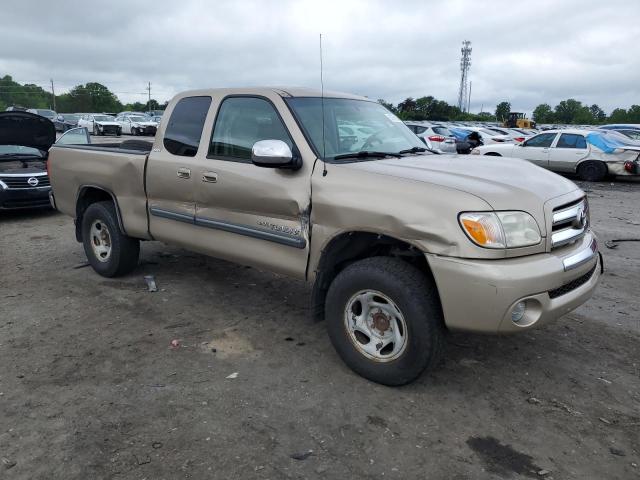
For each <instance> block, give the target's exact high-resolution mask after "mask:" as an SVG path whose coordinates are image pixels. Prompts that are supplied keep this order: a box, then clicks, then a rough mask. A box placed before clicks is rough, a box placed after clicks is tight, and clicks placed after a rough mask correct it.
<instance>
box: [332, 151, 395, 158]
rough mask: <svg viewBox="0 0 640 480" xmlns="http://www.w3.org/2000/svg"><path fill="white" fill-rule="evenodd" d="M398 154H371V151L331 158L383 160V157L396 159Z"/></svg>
mask: <svg viewBox="0 0 640 480" xmlns="http://www.w3.org/2000/svg"><path fill="white" fill-rule="evenodd" d="M400 156H401V155H400V154H399V153H389V152H373V151H371V150H363V151H361V152H352V153H343V154H341V155H336V156H335V157H333V159H334V160H341V159H343V158H384V157H396V158H400Z"/></svg>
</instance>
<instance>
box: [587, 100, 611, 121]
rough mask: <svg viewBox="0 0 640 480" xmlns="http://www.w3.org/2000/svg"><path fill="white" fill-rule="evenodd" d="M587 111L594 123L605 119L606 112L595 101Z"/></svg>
mask: <svg viewBox="0 0 640 480" xmlns="http://www.w3.org/2000/svg"><path fill="white" fill-rule="evenodd" d="M589 111H590V112H591V115H592V116H593V119H594V120H595V122H596V123H602V122H604V121H605V120H606V119H607V114H606V113H604V110H602V109H601V108H600V107H599V106H598V105H596V104H595V103H594V104H593V105H591V106H590V107H589Z"/></svg>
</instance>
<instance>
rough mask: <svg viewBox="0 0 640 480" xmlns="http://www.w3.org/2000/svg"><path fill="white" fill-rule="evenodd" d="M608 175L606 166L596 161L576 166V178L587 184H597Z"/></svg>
mask: <svg viewBox="0 0 640 480" xmlns="http://www.w3.org/2000/svg"><path fill="white" fill-rule="evenodd" d="M607 173H608V169H607V165H606V164H605V163H604V162H600V161H597V160H588V161H586V162H582V163H581V164H580V165H579V166H578V176H579V177H580V179H581V180H586V181H587V182H599V181H600V180H603V179H604V178H605V177H606V176H607Z"/></svg>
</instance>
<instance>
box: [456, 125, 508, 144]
mask: <svg viewBox="0 0 640 480" xmlns="http://www.w3.org/2000/svg"><path fill="white" fill-rule="evenodd" d="M463 128H464V129H465V130H469V131H471V132H476V133H477V134H478V136H479V137H480V141H482V144H483V145H492V144H494V143H506V142H509V143H511V142H513V139H512V138H511V136H510V135H508V134H502V133H498V132H496V131H493V130H490V129H489V128H488V127H463Z"/></svg>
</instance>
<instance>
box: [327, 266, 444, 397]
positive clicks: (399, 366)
mask: <svg viewBox="0 0 640 480" xmlns="http://www.w3.org/2000/svg"><path fill="white" fill-rule="evenodd" d="M325 311H326V319H327V329H328V332H329V337H330V339H331V342H332V343H333V346H334V347H335V349H336V351H337V352H338V354H339V355H340V357H341V358H342V360H343V361H344V362H345V363H346V364H347V365H348V366H349V367H350V368H351V369H352V370H354V371H355V372H356V373H358V374H360V375H362V376H363V377H365V378H367V379H369V380H372V381H374V382H377V383H381V384H383V385H404V384H406V383H410V382H412V381H413V380H415V379H416V378H417V377H419V376H420V375H421V374H422V372H423V371H424V370H425V369H427V368H428V367H429V366H431V365H433V364H434V363H435V362H436V361H437V359H438V358H439V356H440V352H441V350H442V343H443V337H444V329H443V316H442V310H441V307H440V302H439V298H438V293H437V290H436V287H435V284H434V283H433V281H432V280H431V279H430V278H428V277H427V276H426V275H425V274H423V273H422V272H421V271H420V270H418V269H417V268H415V267H414V266H412V265H410V264H408V263H406V262H404V261H403V260H399V259H396V258H390V257H373V258H368V259H365V260H360V261H358V262H356V263H353V264H352V265H350V266H348V267H347V268H345V269H344V270H343V271H342V272H340V274H338V276H337V277H336V278H335V280H334V281H333V283H332V284H331V286H330V288H329V292H328V294H327V300H326V307H325Z"/></svg>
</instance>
